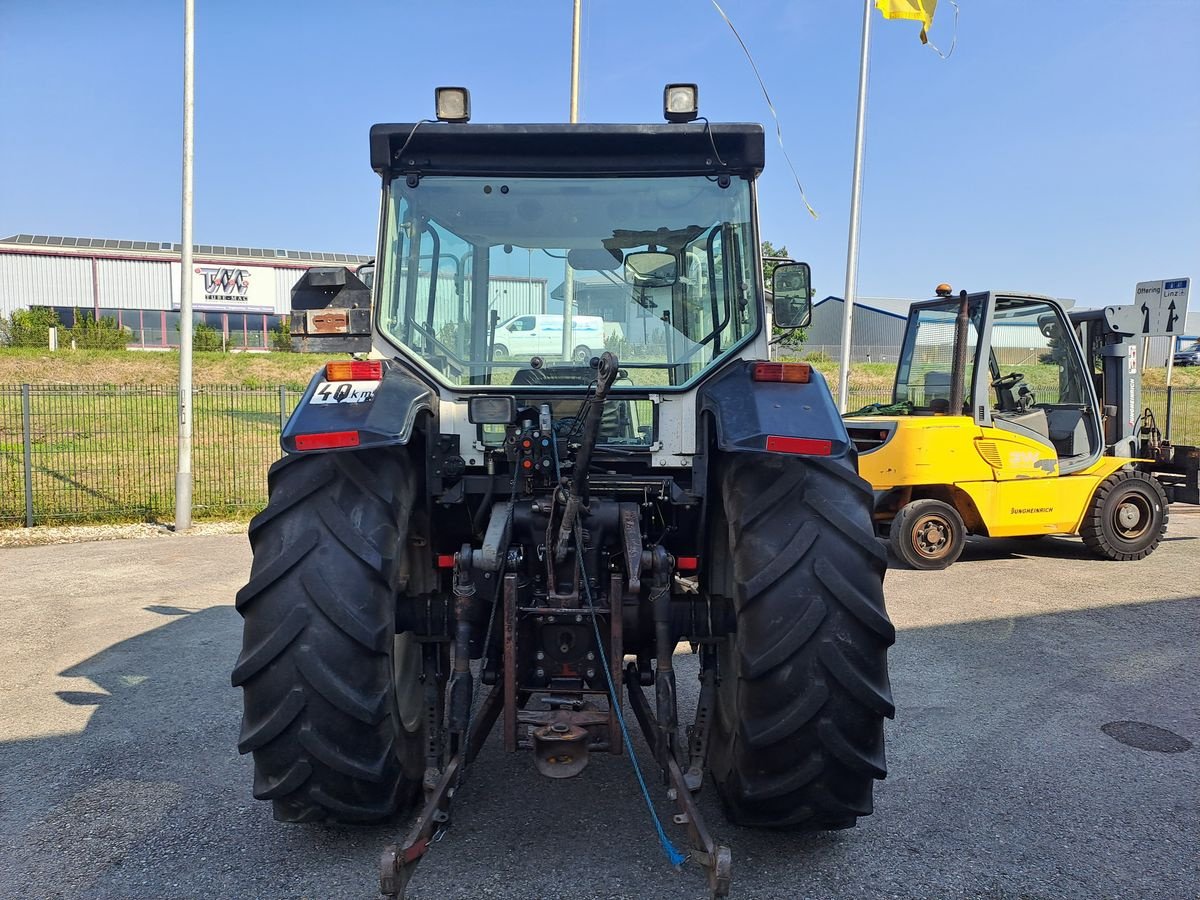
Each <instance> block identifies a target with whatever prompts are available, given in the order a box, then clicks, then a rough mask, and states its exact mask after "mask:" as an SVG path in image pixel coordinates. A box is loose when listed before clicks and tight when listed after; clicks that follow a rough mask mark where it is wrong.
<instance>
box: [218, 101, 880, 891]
mask: <svg viewBox="0 0 1200 900" xmlns="http://www.w3.org/2000/svg"><path fill="white" fill-rule="evenodd" d="M681 89H682V90H683V92H684V94H685V96H686V95H687V91H688V89H689V86H682V88H681ZM691 91H692V93H691V97H692V98H693V99H694V96H695V93H694V87H693V88H691ZM675 96H676V97H677V98H678V90H677V91H676V95H675ZM436 99H437V106H438V110H439V116H438V121H436V122H430V121H421V122H417V123H415V124H412V123H409V124H388V125H376V126H374V127H373V128H371V131H370V157H371V165H372V168H373V169H374V170H375V172H377V173H378V175H379V176H380V178H381V180H382V198H381V203H382V206H381V209H382V212H381V221H380V229H379V244H378V249H377V254H376V265H375V269H374V275H373V284H372V285H371V286H370V288H368V287H367V285H366V284H365V283H364V281H363V280H361V279H359V278H358V277H356V275H355V274H354V273H351V272H349V271H348V270H333V271H330V270H313V271H310V272H309V273H308V275H306V276H305V278H304V279H303V280H302V281H301V282H300V284H298V285H297V288H296V292H295V294H294V295H293V307H294V310H293V315H292V319H291V328H292V334H293V341H294V343H295V344H296V346H297V347H298V348H300V349H304V350H307V351H310V352H326V353H328V354H330V355H336V354H343V356H342V357H341V358H339V359H334V360H332V361H330V362H328V363H327V364H326V365H324V366H323V367H322V368H321V369H320V370H319V371H318V373H317V374H316V375H315V376H314V377H313V379H312V382H311V383H310V384H309V386H308V388H307V390H306V391H305V393H304V395H303V398H302V399H301V400H300V402H299V404H298V406H297V408H296V410H295V412H294V413H293V414H292V416H291V418H290V419H289V420H288V422H287V424H286V427H285V428H284V430H283V433H282V437H281V443H282V448H283V450H284V456H283V458H282V459H280V460H279V461H278V462H277V463H276V464H275V465H274V466H273V467H272V468H271V470H270V472H269V474H268V484H269V501H268V505H267V507H266V509H265V510H264V511H263V512H261V513H260V514H259V515H258V516H256V517H255V518H254V520H253V521H252V522H251V523H250V527H249V539H250V544H251V548H252V550H253V564H252V568H251V572H250V578H249V581H248V583H247V584H246V586H245V587H244V588H243V589H242V590H241V591H240V592H239V593H238V595H237V601H236V605H237V609H238V611H239V612H240V613H241V615H242V616H243V618H244V633H243V650H242V653H241V656H240V657H239V659H238V661H237V663H236V667H235V669H234V672H233V677H232V680H233V683H234V685H235V686H239V687H241V688H242V692H243V700H244V715H243V720H242V729H241V734H240V740H239V744H238V747H239V750H240V751H241V752H242V753H252V754H253V758H254V787H253V791H254V796H255V797H257V798H259V799H261V800H268V801H270V802H271V804H272V806H273V810H274V815H275V817H276V818H277V819H279V820H281V821H285V822H308V823H387V822H392V821H396V820H397V819H398V818H399V817H402V816H406V815H410V814H411V813H413V812H414V811H415V812H416V813H417V814H416V817H415V820H413V822H412V825H411V827H410V828H409V830H408V832H407V833H406V835H405V837H404V839H403V840H401V841H400V842H398V843H397V844H394V845H392V846H389V847H388V848H387V849H386V850H385V851H384V854H383V861H382V863H381V870H380V887H381V890H382V892H383V893H384V894H385V895H389V896H402V895H403V894H404V890H405V886H406V885H407V883H408V881H409V879H410V877H411V876H412V873H413V869H414V867H415V866H416V864H417V862H418V861H419V860H420V859H421V857H422V855H423V854H425V853H426V852H427V851H428V848H429V846H430V841H431V839H432V837H433V836H434V835H435V833H436V832H437V831H438V830H439V829H441V828H442V827H444V826H445V824H446V823H447V821H448V819H449V812H450V804H451V800H452V798H453V796H454V794H455V791H456V790H457V788H458V787H459V785H460V783H461V781H462V779H463V777H464V772H465V771H466V769H467V767H468V765H470V764H471V763H472V761H473V760H474V759H475V758H476V755H477V754H478V752H479V750H480V748H481V747H482V746H483V743H484V740H485V738H486V737H487V736H488V734H489V732H490V731H491V730H492V729H493V728H495V727H496V725H497V723H499V730H500V732H501V735H500V740H499V741H498V744H499V745H500V746H502V747H503V749H504V750H505V751H509V752H517V751H526V752H528V753H529V754H530V756H531V763H532V764H531V768H532V769H536V770H537V771H538V772H540V773H541V774H543V775H546V776H549V777H551V778H566V777H577V776H579V775H580V773H581V772H583V771H584V770H585V768H586V766H587V764H588V761H589V758H590V755H591V754H594V753H602V752H607V753H611V754H617V755H621V754H627V755H628V756H629V759H630V762H631V764H632V765H633V766H635V767H636V766H637V755H636V753H635V748H634V745H633V744H632V743H631V731H632V730H633V728H635V727H636V728H638V729H640V731H641V733H642V734H643V736H644V738H645V740H646V741H647V744H648V746H649V749H650V751H651V755H652V757H653V759H654V761H655V766H656V768H657V769H658V770H659V771H658V773H657V774H658V775H659V776H661V779H662V781H663V783H664V784H665V785H666V786H667V795H668V797H669V798H670V799H672V800H673V801H674V803H675V804H676V806H677V808H678V814H677V815H676V816H675V821H676V822H677V823H678V824H681V825H684V826H685V827H686V829H687V833H688V838H689V839H690V843H691V845H692V851H691V854H690V855H691V858H692V859H693V860H696V861H698V862H699V863H700V864H701V865H702V866H703V867H704V869H705V870H706V875H707V879H708V887H709V890H710V893H711V894H712V895H713V896H723V895H725V893H726V892H727V891H728V888H729V879H730V871H731V858H730V852H729V850H728V848H727V847H725V846H722V845H720V844H718V843H717V842H716V841H715V840H714V839H713V837H712V836H711V833H710V831H709V830H708V828H707V826H706V824H705V822H704V820H703V818H702V816H701V815H700V812H699V810H698V808H697V805H696V802H695V800H694V794H695V793H696V792H697V791H699V790H700V789H701V787H702V786H703V784H704V783H705V782H706V781H710V782H711V783H712V784H713V785H714V786H715V789H716V791H717V792H718V794H719V796H720V798H721V800H722V801H723V805H724V809H725V810H726V813H727V816H728V818H729V819H730V820H731V821H732V822H735V823H737V824H739V825H746V826H757V827H764V828H798V829H813V830H820V829H842V828H848V827H851V826H853V825H854V824H855V823H856V821H857V819H858V818H859V817H862V816H866V815H869V814H870V813H871V812H872V802H873V799H872V798H873V788H874V781H875V780H876V779H880V778H883V777H884V775H885V773H886V764H885V757H884V736H883V720H884V718H886V717H891V716H892V715H893V714H894V707H893V702H892V696H891V689H890V685H889V681H888V673H887V663H886V655H887V648H888V647H889V646H890V645H891V644H892V643H893V641H894V639H895V631H894V628H893V626H892V624H891V622H890V621H889V619H888V616H887V613H886V611H885V608H884V598H883V576H884V571H885V568H886V562H887V560H886V553H885V550H884V548H883V547H882V545H881V544H880V543H879V541H877V539H876V537H875V535H874V533H873V526H872V520H871V510H872V493H871V488H870V485H868V484H867V483H866V482H865V481H864V480H863V479H861V478H860V477H859V475H858V473H857V470H856V465H855V450H854V447H853V445H852V444H851V442H850V439H849V437H848V436H847V433H846V429H845V427H844V426H843V424H842V421H841V418H840V416H839V415H838V413H837V410H836V408H835V406H834V403H833V401H832V398H831V396H830V393H829V390H828V388H827V386H826V384H825V382H824V381H823V380H822V378H821V375H820V374H819V373H818V372H816V371H814V370H813V369H811V368H810V367H809V366H807V365H805V364H800V363H777V362H771V361H769V358H768V356H769V354H768V342H769V339H770V334H771V325H772V322H773V323H774V325H775V326H779V327H782V328H790V327H798V326H801V325H803V324H805V323H806V322H807V320H808V316H809V315H810V307H811V287H810V271H809V267H808V266H807V265H806V264H804V263H788V264H785V265H780V266H778V268H776V270H775V271H774V274H773V281H772V287H773V299H772V301H771V303H770V304H768V302H767V291H766V290H765V285H764V283H763V270H762V264H761V259H760V249H759V248H760V242H759V233H758V225H757V209H756V203H757V201H756V194H755V181H756V178H757V177H758V175H759V174H760V172H761V171H762V168H763V165H764V153H765V150H764V142H763V131H762V128H761V126H760V125H757V124H717V123H711V124H710V123H709V122H707V121H704V122H698V121H696V119H697V118H698V116H697V115H696V110H695V109H694V104H693V108H692V110H691V112H692V114H691V115H690V116H688V115H686V114H685V115H683V116H681V115H680V112H679V110H678V108H677V107H678V106H679V104H678V102H676V103H674V104H673V105H672V109H671V112H670V114H669V115H668V121H667V122H666V123H664V124H629V125H591V124H587V125H561V124H515V125H507V124H471V123H470V122H469V121H468V119H467V116H466V114H465V112H466V110H468V109H469V98H468V97H467V96H466V94H465V91H463V90H462V89H457V88H456V89H439V90H438V91H437V94H436ZM514 316H528V317H530V318H531V319H533V320H535V321H536V322H538V323H544V324H545V326H546V327H553V326H557V329H558V337H557V340H556V343H553V345H550V346H549V347H548V345H547V344H546V339H545V336H542V343H541V344H539V345H538V348H539V352H537V353H530V354H528V355H523V354H521V353H519V352H516V351H514V350H513V348H506V349H507V350H508V352H505V353H499V352H497V329H498V327H499V326H500V324H501V323H505V322H509V321H510V320H512V318H513V317H514ZM587 317H593V318H599V319H602V320H603V323H604V326H603V332H604V335H605V338H604V341H603V344H604V346H603V348H595V351H596V352H593V353H591V354H589V355H588V356H587V358H580V354H579V353H578V352H577V350H578V348H579V346H581V344H580V342H579V339H578V338H577V336H576V335H575V334H573V328H574V326H575V324H576V323H577V322H579V321H582V320H584V319H585V318H587ZM539 327H540V326H539ZM547 348H548V349H547ZM589 349H590V348H589ZM551 351H556V352H551ZM345 354H352V355H351V356H346V355H345ZM681 644H683V645H686V646H687V647H688V648H689V649H690V650H691V652H692V653H694V654H697V655H698V657H699V660H698V663H699V664H698V670H699V681H700V684H699V689H698V700H697V702H696V709H695V715H694V718H693V720H692V722H691V724H690V725H688V724H687V723H685V722H684V721H682V718H683V717H682V714H681V709H680V703H679V698H678V691H677V685H676V677H675V654H676V652H677V648H679V647H680V645H681ZM629 712H632V714H633V715H632V718H629V717H628V715H627V714H628V713H629ZM639 778H640V776H639ZM647 780H649V781H650V782H651V783H653V779H647ZM644 784H645V782H644V781H643V793H644V795H645V796H644V799H645V800H646V803H647V806H648V808H649V810H650V815H651V816H652V817H653V816H654V811H653V806H652V804H651V803H650V797H649V794H648V793H645V790H646V789H645V788H644ZM655 822H656V823H657V819H655ZM660 835H663V842H664V846H667V847H673V845H672V844H671V842H670V840H669V838H667V837H665V832H663V831H662V830H661V826H660Z"/></svg>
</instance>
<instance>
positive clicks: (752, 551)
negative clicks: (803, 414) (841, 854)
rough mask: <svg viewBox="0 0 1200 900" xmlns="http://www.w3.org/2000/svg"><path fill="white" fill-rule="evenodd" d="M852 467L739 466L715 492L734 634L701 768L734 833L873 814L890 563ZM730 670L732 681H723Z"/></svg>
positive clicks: (756, 459)
mask: <svg viewBox="0 0 1200 900" xmlns="http://www.w3.org/2000/svg"><path fill="white" fill-rule="evenodd" d="M853 466H854V463H853V460H852V459H851V458H845V457H844V458H841V459H838V460H813V459H808V458H800V457H783V456H774V455H766V454H750V453H745V454H742V453H735V454H729V455H727V456H725V457H724V458H723V459H721V460H720V461H719V463H718V469H717V476H716V481H717V486H718V490H719V492H720V499H721V500H722V501H723V504H722V507H723V512H722V515H723V516H724V519H725V521H727V523H728V534H727V535H725V534H720V535H714V537H713V540H714V541H715V542H717V543H715V544H714V548H713V549H712V550H710V552H717V550H716V547H718V546H720V542H722V539H723V538H726V537H727V539H728V541H727V544H726V547H727V549H726V550H725V552H727V553H728V555H729V557H730V559H731V562H732V570H733V582H734V585H733V588H734V596H733V602H734V606H735V610H736V615H737V631H736V633H735V635H734V636H733V638H732V640H731V646H730V648H729V653H728V655H727V656H726V657H723V659H725V660H727V661H726V662H724V663H723V664H722V670H721V678H722V684H721V685H719V686H718V700H717V707H718V708H717V710H716V714H715V715H714V719H713V728H714V734H713V744H712V747H713V749H712V751H711V754H710V768H711V769H712V772H713V776H714V781H715V782H716V785H717V789H718V792H719V794H720V796H721V799H722V801H723V803H724V806H725V809H726V812H727V814H728V816H729V818H730V819H731V820H733V821H734V822H735V823H737V824H742V825H750V826H761V827H798V828H804V829H812V830H816V829H832V828H845V827H849V826H851V825H853V824H854V822H855V820H856V819H857V818H858V817H859V816H862V815H868V814H869V813H870V812H871V810H872V796H871V795H872V785H873V782H874V779H877V778H882V777H884V775H885V774H886V763H885V757H884V746H883V718H884V717H885V716H888V717H890V716H892V715H894V711H895V708H894V704H893V702H892V694H891V686H890V683H889V680H888V675H887V663H886V654H887V648H888V647H889V646H890V645H891V644H892V643H894V641H895V629H894V627H893V626H892V624H891V622H890V621H889V619H888V617H887V613H886V611H885V609H884V603H883V575H884V571H885V569H886V565H887V562H886V554H885V553H884V552H881V547H880V545H879V542H878V541H877V540H876V539H875V537H874V529H873V526H872V522H871V498H872V494H871V491H870V487H869V485H866V483H865V482H864V481H863V480H862V479H861V478H859V477H858V475H857V473H856V472H855V471H854V468H853ZM731 669H732V671H730V670H731Z"/></svg>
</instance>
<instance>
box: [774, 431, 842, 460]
mask: <svg viewBox="0 0 1200 900" xmlns="http://www.w3.org/2000/svg"><path fill="white" fill-rule="evenodd" d="M767 450H769V451H771V452H774V453H798V454H800V455H802V456H829V454H831V453H832V452H833V442H832V441H826V440H821V439H820V438H801V437H780V436H779V435H775V434H772V435H768V436H767Z"/></svg>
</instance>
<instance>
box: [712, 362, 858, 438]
mask: <svg viewBox="0 0 1200 900" xmlns="http://www.w3.org/2000/svg"><path fill="white" fill-rule="evenodd" d="M753 364H754V362H753V361H746V360H743V361H740V362H738V363H737V364H735V365H733V366H730V367H729V368H728V369H727V370H726V371H725V372H724V373H722V374H721V375H719V376H717V377H716V378H714V379H713V380H712V381H710V382H708V383H707V384H705V385H704V386H703V387H702V388H701V389H700V397H699V402H700V411H701V412H702V413H708V414H710V415H711V416H712V419H713V424H714V426H715V430H716V443H717V448H718V449H720V450H723V451H725V452H734V451H750V452H754V453H774V452H779V451H776V450H774V449H768V444H767V439H768V438H770V437H774V438H801V439H808V440H812V441H828V442H829V452H828V453H819V454H809V455H820V456H830V457H843V456H846V455H847V454H848V453H851V446H850V438H849V436H848V435H847V434H846V426H845V425H843V424H842V417H841V416H839V415H838V411H837V407H836V406H835V405H834V402H833V397H832V395H831V394H830V393H829V387H828V385H826V383H825V379H824V378H823V377H821V373H820V372H818V371H817V370H816V369H812V370H811V374H810V376H809V381H808V383H806V384H798V383H778V382H762V381H754V380H753V377H752V373H751V366H752V365H753ZM772 443H773V444H775V443H778V442H772ZM801 455H805V454H801ZM852 455H853V454H852Z"/></svg>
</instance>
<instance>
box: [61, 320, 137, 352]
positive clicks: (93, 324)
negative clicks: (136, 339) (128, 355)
mask: <svg viewBox="0 0 1200 900" xmlns="http://www.w3.org/2000/svg"><path fill="white" fill-rule="evenodd" d="M68 333H69V335H70V338H69V339H70V340H72V341H74V342H75V346H76V347H77V348H78V349H80V350H124V349H125V345H126V344H128V343H129V341H130V340H131V339H132V335H131V334H130V333H129V332H128V331H127V330H126V329H124V328H122V327H121V326H120V324H119V323H118V322H117V320H116V319H114V318H112V317H111V316H104V317H103V318H101V319H100V320H98V321H97V320H96V319H93V318H91V317H90V316H86V315H81V314H79V313H78V312H77V313H76V314H75V324H74V325H73V326H72V327H71V329H70V330H69V332H68Z"/></svg>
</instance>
